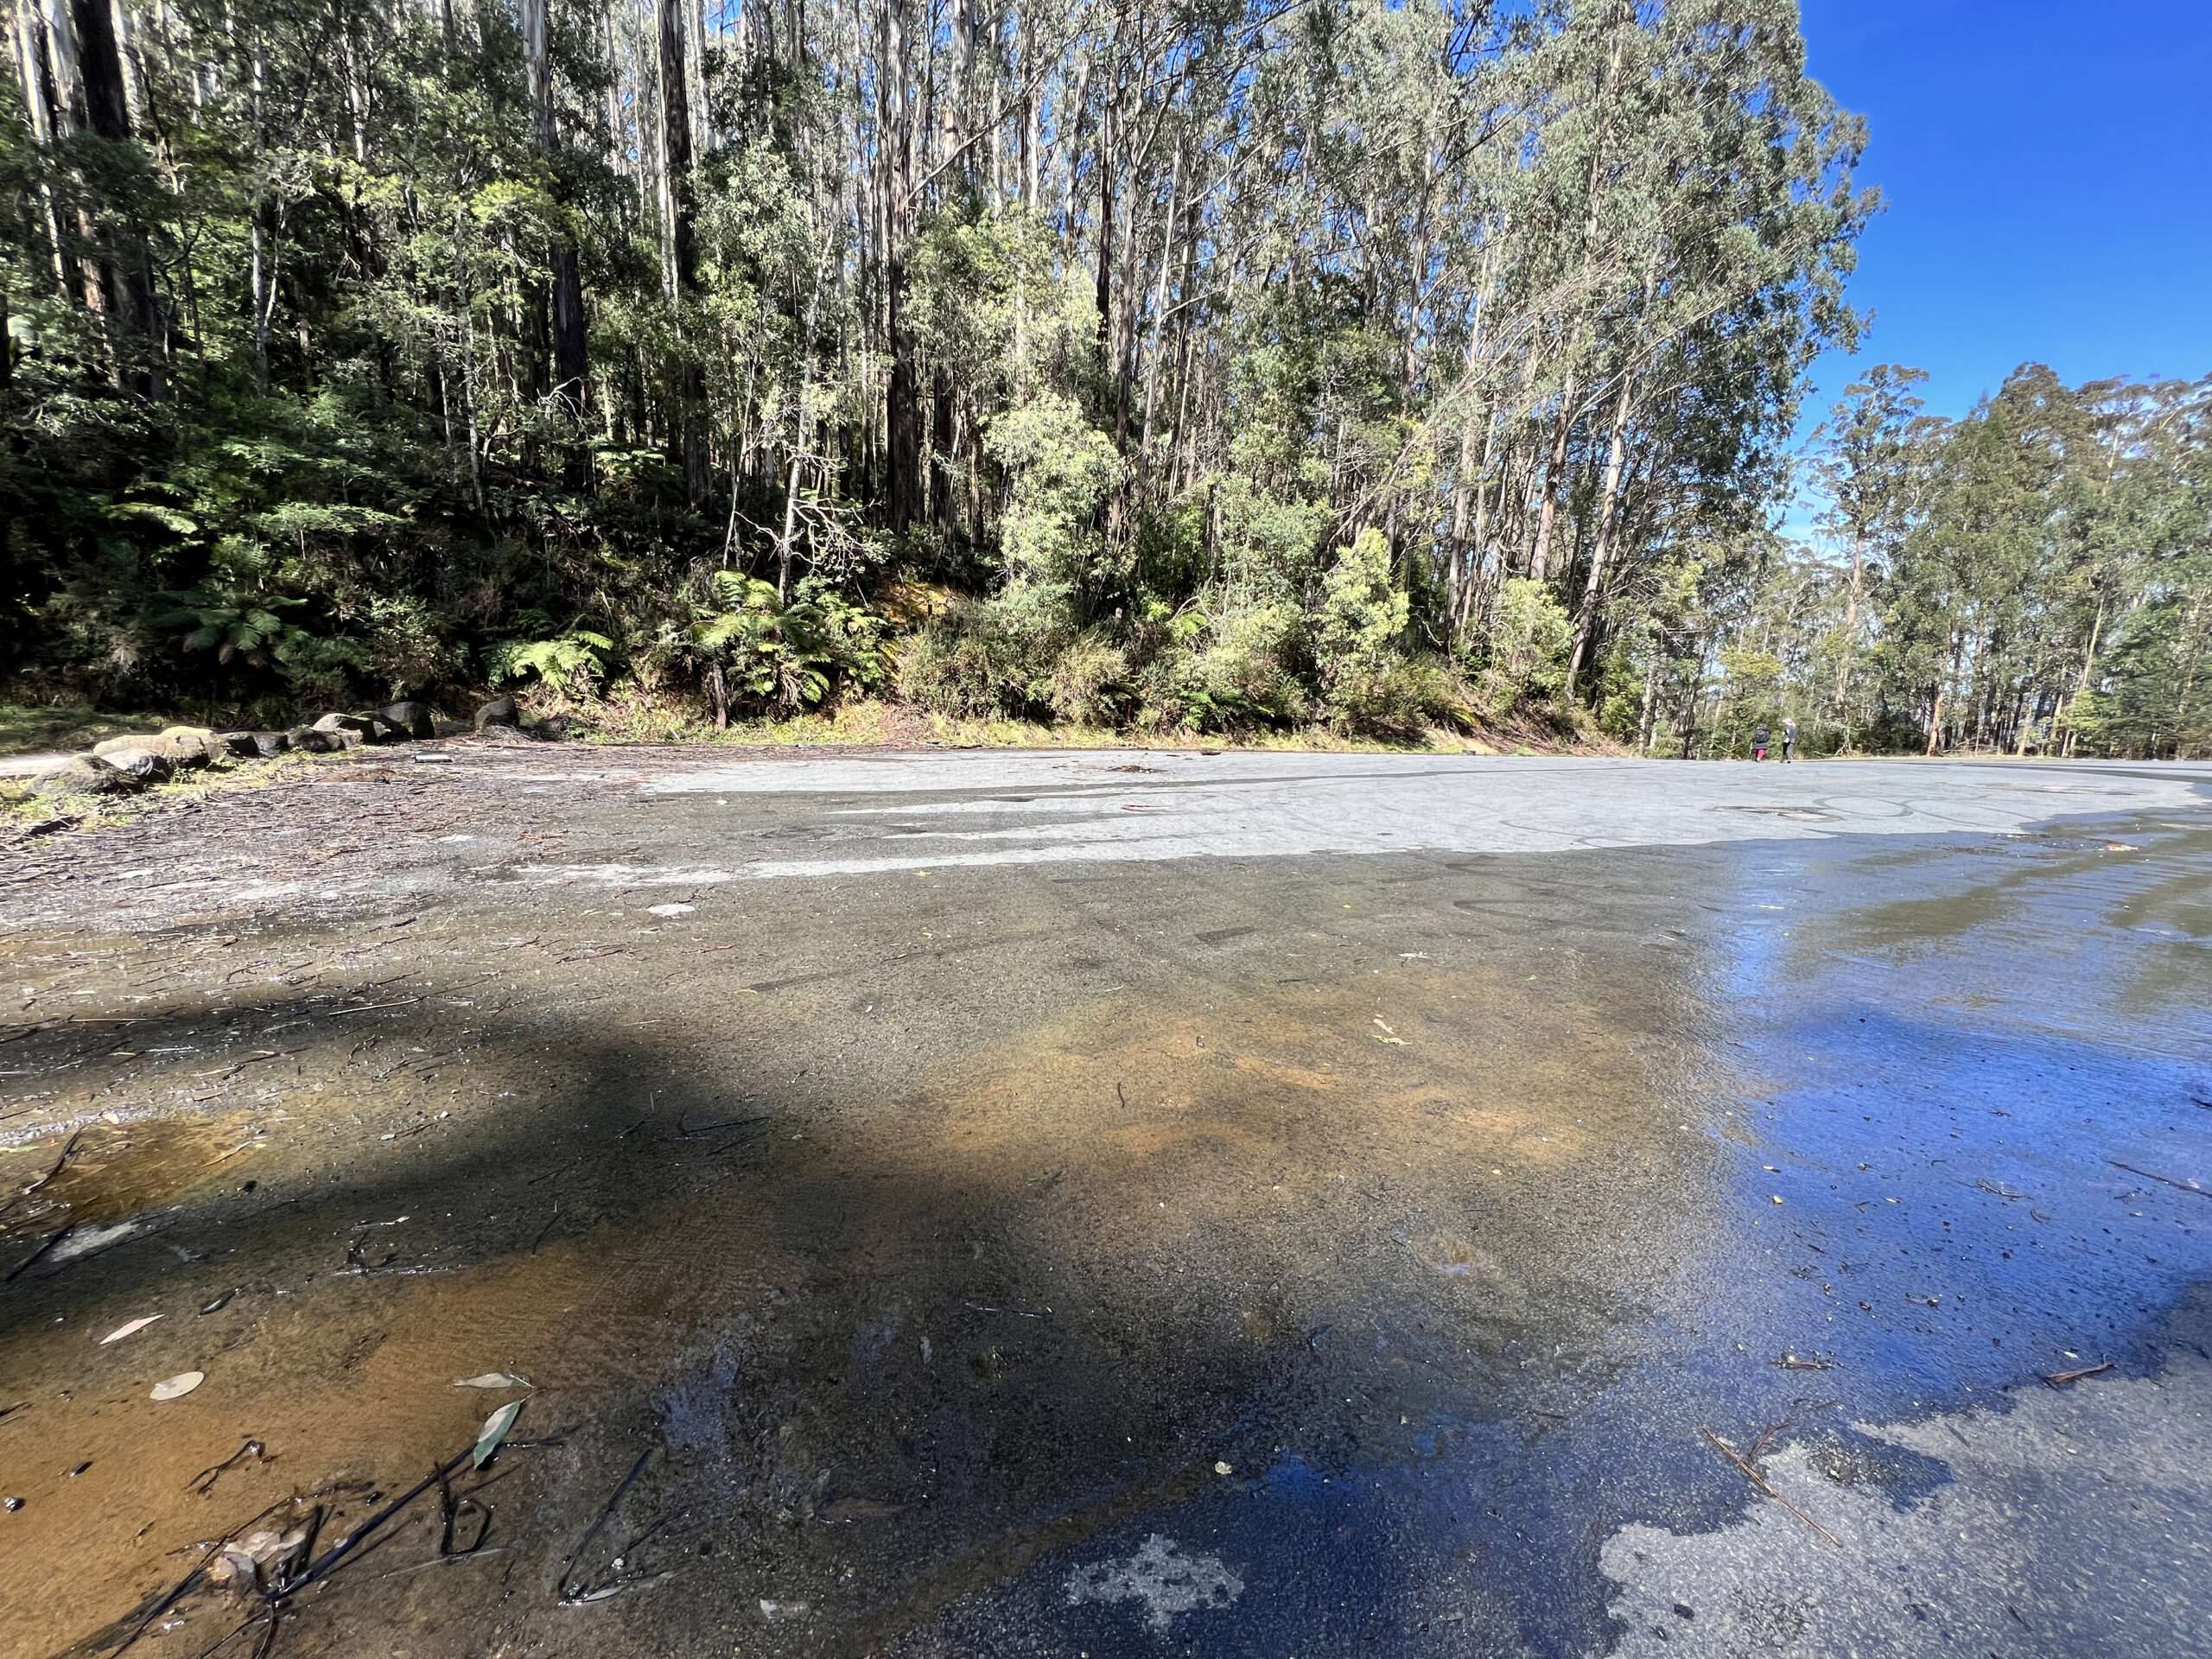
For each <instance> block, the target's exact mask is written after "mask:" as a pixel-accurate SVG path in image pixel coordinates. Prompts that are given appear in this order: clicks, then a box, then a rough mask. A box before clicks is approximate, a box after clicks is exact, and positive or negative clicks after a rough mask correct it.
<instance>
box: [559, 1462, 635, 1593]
mask: <svg viewBox="0 0 2212 1659" xmlns="http://www.w3.org/2000/svg"><path fill="white" fill-rule="evenodd" d="M652 1454H653V1449H652V1447H651V1446H647V1447H646V1448H645V1450H644V1451H642V1452H639V1453H638V1460H637V1461H636V1462H635V1463H633V1464H632V1465H630V1472H629V1473H628V1474H626V1475H625V1476H623V1477H622V1484H620V1486H617V1487H616V1488H615V1489H614V1496H613V1497H610V1498H608V1499H607V1506H606V1507H605V1508H604V1509H602V1510H600V1512H599V1518H598V1519H597V1520H596V1521H594V1522H592V1523H591V1530H590V1531H588V1532H587V1533H585V1534H584V1535H583V1539H582V1541H581V1542H580V1543H578V1544H577V1546H576V1547H575V1548H574V1549H572V1550H570V1551H569V1559H568V1560H565V1561H563V1562H562V1563H561V1599H562V1600H563V1601H564V1602H565V1601H571V1600H574V1599H575V1586H573V1585H571V1584H570V1582H569V1573H571V1572H572V1571H574V1570H575V1565H576V1560H577V1558H578V1557H579V1556H581V1555H582V1554H583V1553H584V1551H586V1550H587V1549H589V1548H591V1541H592V1540H593V1539H594V1538H596V1537H598V1536H599V1533H600V1529H601V1528H602V1527H604V1526H605V1525H606V1524H607V1520H608V1518H609V1517H610V1516H613V1513H614V1506H615V1505H616V1504H618V1503H620V1502H621V1501H622V1495H623V1493H625V1492H626V1491H629V1490H630V1484H631V1483H632V1481H634V1480H636V1479H637V1478H638V1477H639V1475H641V1474H643V1473H644V1472H645V1464H646V1461H647V1460H648V1459H651V1458H652Z"/></svg>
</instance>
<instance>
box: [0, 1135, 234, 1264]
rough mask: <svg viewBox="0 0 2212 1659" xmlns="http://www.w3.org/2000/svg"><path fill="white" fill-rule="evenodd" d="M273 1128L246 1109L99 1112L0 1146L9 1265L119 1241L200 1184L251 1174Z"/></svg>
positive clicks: (2, 1254) (1, 1222)
mask: <svg viewBox="0 0 2212 1659" xmlns="http://www.w3.org/2000/svg"><path fill="white" fill-rule="evenodd" d="M265 1135H266V1130H265V1128H263V1127H262V1126H260V1125H257V1123H256V1122H254V1120H253V1119H252V1118H251V1116H248V1115H246V1114H244V1113H237V1112H232V1113H225V1114H223V1115H221V1116H213V1117H209V1116H197V1115H194V1116H181V1117H141V1118H137V1119H135V1120H132V1121H130V1122H124V1121H123V1120H121V1119H120V1118H118V1119H117V1120H115V1121H113V1122H110V1121H108V1120H106V1119H95V1120H93V1121H92V1122H89V1123H86V1124H85V1125H83V1126H81V1127H80V1128H76V1129H73V1130H72V1131H70V1132H69V1133H68V1134H67V1135H58V1136H55V1137H53V1138H52V1139H48V1140H40V1141H30V1142H27V1143H25V1144H23V1145H21V1146H15V1147H0V1274H5V1275H6V1276H7V1277H8V1278H9V1279H14V1278H16V1277H17V1276H19V1275H20V1274H24V1273H31V1272H37V1271H41V1270H51V1269H53V1268H57V1267H59V1266H60V1265H63V1264H64V1263H67V1262H70V1261H73V1260H75V1259H78V1258H79V1257H82V1256H85V1255H91V1254H92V1253H93V1252H94V1251H95V1250H97V1249H104V1248H107V1247H108V1246H109V1245H110V1244H111V1243H120V1242H121V1240H122V1239H123V1238H124V1237H125V1236H129V1234H130V1230H131V1229H130V1224H132V1223H134V1222H137V1223H138V1224H141V1225H142V1226H143V1224H144V1218H145V1217H146V1215H147V1212H148V1211H152V1210H155V1209H157V1208H159V1207H161V1206H162V1205H168V1204H171V1203H174V1202H175V1201H177V1200H179V1199H181V1198H185V1197H186V1196H188V1194H189V1193H191V1192H193V1191H194V1189H197V1188H200V1187H202V1186H207V1185H213V1184H215V1183H217V1182H225V1181H229V1180H231V1179H232V1177H233V1174H234V1173H235V1174H241V1175H242V1177H243V1179H251V1178H252V1171H253V1168H254V1164H253V1161H252V1160H253V1155H254V1154H256V1153H257V1152H258V1151H259V1150H260V1149H261V1147H263V1146H264V1144H265V1140H264V1136H265Z"/></svg>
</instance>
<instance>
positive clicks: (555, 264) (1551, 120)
mask: <svg viewBox="0 0 2212 1659" xmlns="http://www.w3.org/2000/svg"><path fill="white" fill-rule="evenodd" d="M10 44H11V49H12V51H13V54H14V60H15V66H16V74H15V76H14V77H12V78H11V79H9V80H8V81H7V83H6V90H5V92H4V93H3V94H0V96H4V98H5V99H6V102H7V105H8V107H7V108H6V109H5V110H4V111H0V179H3V180H4V188H5V191H6V194H7V201H8V207H9V213H8V219H7V226H6V232H5V242H4V246H3V247H0V257H4V267H0V309H4V314H5V321H6V327H5V330H4V334H0V426H3V427H4V432H3V433H0V437H3V438H4V444H0V561H4V586H3V587H0V611H4V620H0V678H4V680H5V681H6V682H7V683H8V684H9V685H10V687H11V688H12V694H13V695H14V696H16V697H18V698H19V699H27V700H48V699H59V698H65V697H66V698H72V699H77V700H82V701H90V702H97V703H101V704H105V705H107V706H111V707H149V706H155V705H157V704H159V705H167V706H186V707H195V708H200V709H207V710H209V711H213V710H226V711H229V713H230V715H232V720H233V721H235V720H236V719H238V718H242V717H244V716H245V715H250V714H252V713H255V712H257V711H267V714H268V715H269V716H270V717H272V718H274V717H277V715H281V714H283V713H286V712H289V711H294V710H299V711H312V710H313V709H316V708H329V707H335V706H343V705H346V704H347V703H349V702H362V701H368V700H375V699H381V698H385V697H391V696H400V695H428V696H437V697H443V698H447V699H456V698H459V697H461V696H466V695H467V693H468V692H469V691H471V690H480V689H482V688H486V687H491V686H508V687H515V686H524V687H534V688H537V694H538V695H541V696H549V697H554V698H558V699H562V700H564V701H567V702H573V703H576V704H580V705H582V704H589V703H590V702H593V701H594V699H601V698H607V697H613V696H628V697H632V698H636V697H644V698H650V699H658V700H660V701H661V702H664V703H667V704H669V705H671V706H674V707H677V708H680V709H689V710H690V711H692V712H693V714H694V715H695V716H696V719H698V720H699V721H709V720H711V721H715V723H718V724H719V723H722V722H724V721H728V720H729V719H732V718H739V717H744V716H747V715H758V714H763V713H775V712H779V711H781V712H789V711H792V710H797V709H806V708H810V707H817V706H821V705H823V704H824V703H825V702H836V701H837V700H840V699H851V698H857V697H866V696H897V697H901V698H905V699H907V700H910V701H912V702H917V703H919V704H922V705H924V706H926V707H928V708H930V709H936V710H938V711H940V712H943V713H946V714H950V715H970V716H987V715H1010V716H1015V717H1020V718H1026V719H1032V720H1039V721H1081V722H1085V723H1090V724H1097V725H1104V726H1116V727H1122V728H1135V729H1141V730H1148V731H1154V732H1162V733H1166V732H1175V731H1221V730H1230V731H1234V730H1242V729H1251V728H1295V727H1301V726H1306V725H1317V724H1325V725H1328V726H1332V727H1335V728H1338V729H1341V730H1346V731H1356V732H1365V733H1371V734H1383V735H1404V736H1408V737H1411V736H1417V735H1418V734H1420V733H1421V732H1422V731H1424V730H1426V729H1428V728H1435V727H1440V726H1441V727H1453V726H1458V727H1461V728H1472V727H1473V726H1474V725H1476V724H1477V723H1478V722H1483V721H1497V720H1503V719H1516V720H1522V721H1538V722H1544V723H1548V724H1549V725H1550V726H1551V727H1553V728H1556V729H1557V730H1558V731H1559V732H1560V733H1561V734H1577V733H1580V734H1590V733H1592V732H1595V731H1602V732H1604V733H1605V734H1610V736H1611V738H1612V739H1613V740H1615V741H1618V742H1619V743H1621V744H1624V745H1628V746H1632V747H1636V748H1637V749H1638V750H1640V751H1642V752H1643V753H1660V754H1715V753H1739V752H1741V750H1742V748H1743V746H1744V744H1745V741H1746V740H1747V737H1748V734H1749V732H1750V730H1751V728H1752V727H1753V726H1754V725H1755V724H1761V723H1765V722H1768V721H1778V720H1779V719H1780V718H1781V717H1782V716H1783V715H1784V714H1790V715H1796V718H1797V719H1798V720H1799V721H1800V722H1801V724H1802V729H1803V732H1804V737H1805V741H1806V744H1807V747H1808V749H1810V750H1812V751H1813V752H1816V753H1817V752H1823V751H1827V750H1834V749H1843V748H1862V749H1863V748H1888V749H1896V748H1910V749H1912V750H1914V751H1920V750H1923V749H1924V750H1928V751H1931V752H1932V751H1934V750H1936V749H1939V748H1941V749H1957V750H2006V751H2011V752H2026V751H2030V750H2033V751H2037V752H2045V753H2050V752H2067V753H2105V754H2133V755H2171V754H2176V753H2200V754H2201V753H2204V752H2206V750H2207V748H2208V747H2212V605H2208V599H2209V598H2212V479H2208V476H2207V441H2208V420H2212V380H2207V381H2204V382H2199V383H2196V384H2195V385H2189V384H2181V383H2175V384H2160V385H2140V384H2134V383H2130V382H2126V381H2121V380H2112V381H2105V382H2098V383H2094V384H2091V385H2084V386H2080V387H2068V386H2066V385H2063V384H2061V383H2060V382H2059V381H2058V380H2057V379H2056V378H2055V377H2054V376H2053V375H2052V374H2051V373H2050V372H2049V371H2048V370H2046V369H2044V368H2042V367H2040V366H2038V365H2023V367H2022V368H2021V369H2020V370H2019V371H2018V372H2016V373H2015V374H2014V375H2013V376H2012V377H2011V378H2009V379H2008V380H2007V382H2006V383H2005V385H2004V387H2003V388H2002V389H2001V390H1999V391H1997V392H1995V393H1994V394H1993V395H1992V396H1990V397H1988V398H1986V399H1985V400H1984V402H1983V403H1982V404H1980V406H1979V407H1977V408H1976V409H1975V410H1974V411H1973V412H1972V413H1971V414H1970V415H1968V416H1966V417H1964V418H1962V419H1959V420H1950V421H1947V420H1939V419H1935V418H1932V417H1929V416H1925V415H1924V414H1923V412H1922V410H1921V408H1920V405H1919V403H1918V400H1917V398H1916V396H1915V393H1914V386H1915V385H1916V381H1917V379H1918V378H1921V377H1919V376H1918V375H1917V374H1916V372H1915V371H1911V370H1910V369H1904V368H1899V367H1897V366H1894V365H1882V366H1878V367H1870V368H1869V369H1868V370H1867V371H1866V372H1864V373H1863V374H1862V375H1861V377H1860V378H1859V379H1858V380H1857V381H1855V382H1854V383H1853V385H1852V386H1851V388H1850V389H1849V391H1847V392H1846V393H1845V394H1844V396H1843V397H1842V398H1841V400H1840V402H1839V403H1838V404H1836V406H1835V407H1834V410H1832V411H1830V412H1829V413H1828V415H1827V419H1826V421H1825V422H1824V423H1822V424H1821V427H1820V429H1819V435H1818V436H1817V437H1816V438H1815V441H1814V442H1812V443H1811V445H1810V446H1809V448H1806V447H1805V446H1802V445H1800V444H1798V443H1797V442H1796V440H1795V438H1794V437H1793V435H1794V434H1796V432H1798V431H1799V430H1800V428H1801V415H1802V414H1803V411H1802V410H1801V404H1802V399H1803V398H1804V397H1805V396H1806V388H1807V374H1808V368H1809V366H1810V365H1811V364H1812V362H1813V359H1815V356H1816V355H1817V354H1819V353H1821V352H1823V351H1827V350H1829V349H1831V348H1835V347H1843V348H1852V347H1854V346H1856V344H1857V342H1858V335H1859V328H1860V320H1859V318H1858V317H1857V316H1856V315H1854V314H1853V310H1852V309H1851V308H1850V306H1849V305H1848V303H1847V299H1846V282H1847V277H1848V276H1849V274H1850V272H1851V270H1852V267H1853V257H1854V244H1855V239H1856V238H1857V236H1858V234H1859V231H1860V230H1861V228H1862V227H1863V226H1864V225H1865V224H1866V221H1867V219H1868V218H1869V216H1870V215H1871V214H1872V213H1874V212H1876V211H1878V207H1879V203H1878V199H1877V198H1876V196H1875V194H1874V193H1873V192H1872V191H1871V190H1869V189H1867V188H1864V187H1863V186H1861V185H1860V184H1859V182H1857V181H1856V180H1855V179H1854V170H1855V169H1856V168H1857V167H1858V164H1859V156H1860V152H1861V149H1862V147H1863V144H1864V142H1865V137H1866V135H1865V132H1864V130H1863V127H1862V124H1860V122H1859V120H1858V119H1857V118H1855V117H1853V116H1852V115H1850V114H1848V113H1847V112H1845V111H1841V110H1839V109H1838V108H1837V107H1836V106H1835V105H1834V102H1833V100H1832V99H1830V98H1829V97H1828V95H1827V92H1825V91H1824V90H1823V89H1822V88H1821V86H1819V85H1818V84H1817V83H1816V82H1815V81H1814V80H1812V79H1808V76H1807V74H1806V73H1805V53H1804V43H1803V41H1802V35H1801V33H1800V29H1799V22H1798V17H1797V12H1796V5H1795V4H1794V3H1792V0H1675V3H1668V4H1657V3H1649V0H1511V3H1498V4H1488V3H1478V0H1395V3H1382V0H1176V3H1161V0H1061V3H1059V4H1058V5H1055V6H1051V7H1034V8H1033V7H1031V6H1029V5H1027V4H1026V3H1023V0H997V3H992V0H760V3H745V4H737V3H730V0H710V3H702V0H512V3H510V0H221V3H216V0H13V3H12V7H11V10H10ZM1808 502H1809V503H1810V504H1811V507H1810V509H1809V510H1810V511H1811V512H1814V513H1815V515H1816V516H1817V519H1818V522H1817V524H1816V525H1815V526H1814V528H1813V529H1812V531H1810V533H1802V534H1800V533H1794V532H1793V531H1791V530H1790V529H1789V526H1790V525H1791V524H1800V525H1802V524H1804V523H1805V513H1806V512H1807V511H1808V507H1807V505H1806V504H1807V503H1808Z"/></svg>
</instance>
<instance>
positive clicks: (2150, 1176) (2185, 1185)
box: [2105, 1158, 2212, 1198]
mask: <svg viewBox="0 0 2212 1659" xmlns="http://www.w3.org/2000/svg"><path fill="white" fill-rule="evenodd" d="M2105 1161H2106V1162H2107V1163H2108V1164H2110V1165H2111V1166H2113V1168H2114V1169H2124V1170H2126V1172H2127V1173H2129V1174H2131V1175H2140V1176H2141V1177H2143V1179H2145V1180H2146V1181H2164V1183H2165V1184H2166V1185H2168V1186H2172V1187H2178V1188H2179V1189H2180V1190H2181V1191H2183V1192H2194V1193H2196V1196H2197V1197H2198V1198H2212V1192H2207V1191H2206V1190H2205V1189H2204V1188H2203V1187H2201V1186H2199V1185H2197V1184H2196V1182H2195V1181H2177V1180H2176V1179H2174V1178H2173V1177H2172V1176H2171V1175H2160V1174H2158V1173H2154V1172H2152V1171H2151V1170H2147V1169H2138V1168H2136V1167H2135V1166H2134V1165H2133V1164H2123V1163H2121V1162H2120V1160H2119V1159H2117V1158H2107V1159H2106V1160H2105Z"/></svg>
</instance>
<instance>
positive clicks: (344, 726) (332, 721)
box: [315, 715, 375, 737]
mask: <svg viewBox="0 0 2212 1659" xmlns="http://www.w3.org/2000/svg"><path fill="white" fill-rule="evenodd" d="M374 724H375V722H374V721H372V720H371V719H370V718H369V717H368V716H367V715H324V716H323V717H322V718H321V720H318V721H315V730H317V731H318V732H351V733H353V735H354V736H356V737H366V736H367V735H368V734H369V732H370V729H371V728H372V727H373V726H374Z"/></svg>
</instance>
